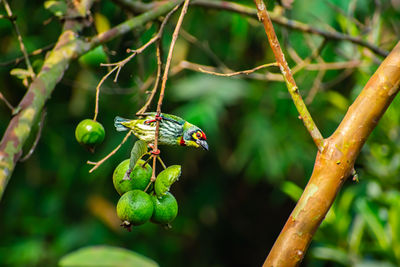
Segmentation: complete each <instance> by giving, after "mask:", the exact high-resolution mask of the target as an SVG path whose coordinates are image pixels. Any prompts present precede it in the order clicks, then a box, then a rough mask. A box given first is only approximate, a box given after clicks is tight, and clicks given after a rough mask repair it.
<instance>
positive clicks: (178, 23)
mask: <svg viewBox="0 0 400 267" xmlns="http://www.w3.org/2000/svg"><path fill="white" fill-rule="evenodd" d="M189 1H190V0H185V2H184V3H183V7H182V11H181V14H180V16H179V19H178V22H177V23H176V26H175V30H174V33H173V35H172V40H171V45H170V47H169V51H168V57H167V62H166V64H165V69H164V75H163V78H162V82H161V90H160V96H159V98H158V103H157V116H160V115H161V107H162V103H163V100H164V93H165V86H166V84H167V80H168V71H169V68H170V66H171V60H172V54H173V51H174V47H175V43H176V40H177V39H178V35H179V30H180V28H181V26H182V22H183V18H184V17H185V14H186V12H187V9H188V6H189ZM159 131H160V121H159V120H157V122H156V130H155V135H154V146H153V152H159V150H158V137H159ZM155 166H156V157H154V161H153V174H152V176H151V179H152V180H155V179H156V176H155Z"/></svg>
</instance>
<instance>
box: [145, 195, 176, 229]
mask: <svg viewBox="0 0 400 267" xmlns="http://www.w3.org/2000/svg"><path fill="white" fill-rule="evenodd" d="M151 199H152V200H153V204H154V211H153V216H151V221H152V222H154V223H159V224H168V223H170V222H172V221H173V220H174V219H175V217H176V215H177V214H178V203H177V202H176V199H175V197H174V196H173V195H172V194H171V193H169V192H167V193H166V194H165V195H164V196H162V197H161V198H158V197H157V196H155V195H153V196H151Z"/></svg>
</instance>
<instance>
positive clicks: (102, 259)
mask: <svg viewBox="0 0 400 267" xmlns="http://www.w3.org/2000/svg"><path fill="white" fill-rule="evenodd" d="M58 264H59V266H60V267H78V266H79V267H86V266H87V267H89V266H93V267H94V266H96V267H114V266H115V267H117V266H118V267H135V266H141V267H156V266H159V265H158V264H157V263H156V262H155V261H153V260H151V259H149V258H147V257H145V256H143V255H140V254H138V253H136V252H133V251H130V250H127V249H124V248H118V247H111V246H93V247H86V248H81V249H79V250H77V251H74V252H72V253H70V254H68V255H66V256H64V257H62V258H61V260H60V261H59V263H58Z"/></svg>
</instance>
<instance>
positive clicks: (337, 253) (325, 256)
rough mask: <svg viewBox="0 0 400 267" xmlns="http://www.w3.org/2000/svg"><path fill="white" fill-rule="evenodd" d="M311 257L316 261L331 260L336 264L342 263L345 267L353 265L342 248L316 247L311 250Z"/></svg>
mask: <svg viewBox="0 0 400 267" xmlns="http://www.w3.org/2000/svg"><path fill="white" fill-rule="evenodd" d="M311 255H312V256H313V257H314V258H316V259H321V260H331V261H334V262H338V263H341V264H343V265H345V266H350V265H351V261H350V259H349V256H348V255H347V253H346V251H343V250H342V249H340V248H333V247H314V248H313V249H312V250H311Z"/></svg>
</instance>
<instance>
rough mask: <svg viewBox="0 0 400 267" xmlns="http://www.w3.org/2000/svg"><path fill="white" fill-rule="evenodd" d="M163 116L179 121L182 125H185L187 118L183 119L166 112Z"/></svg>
mask: <svg viewBox="0 0 400 267" xmlns="http://www.w3.org/2000/svg"><path fill="white" fill-rule="evenodd" d="M162 117H163V118H164V119H167V120H169V121H173V122H175V123H178V124H180V125H183V124H185V122H186V121H185V120H184V119H182V118H181V117H178V116H175V115H171V114H165V113H163V114H162Z"/></svg>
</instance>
